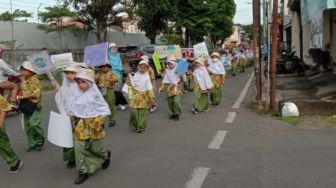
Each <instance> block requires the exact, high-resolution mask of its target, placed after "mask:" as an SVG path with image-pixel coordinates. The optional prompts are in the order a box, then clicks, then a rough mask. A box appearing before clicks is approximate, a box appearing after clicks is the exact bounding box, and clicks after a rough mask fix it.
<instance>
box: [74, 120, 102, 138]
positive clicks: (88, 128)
mask: <svg viewBox="0 0 336 188" xmlns="http://www.w3.org/2000/svg"><path fill="white" fill-rule="evenodd" d="M104 121H105V118H104V116H98V117H95V118H83V119H80V120H79V121H78V123H77V125H76V126H75V131H74V137H75V138H76V139H78V140H89V139H91V140H101V139H104V138H105V131H104V128H103V125H104Z"/></svg>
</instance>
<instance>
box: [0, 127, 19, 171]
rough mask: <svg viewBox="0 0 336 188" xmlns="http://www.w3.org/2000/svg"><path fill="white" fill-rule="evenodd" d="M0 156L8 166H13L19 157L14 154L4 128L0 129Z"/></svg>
mask: <svg viewBox="0 0 336 188" xmlns="http://www.w3.org/2000/svg"><path fill="white" fill-rule="evenodd" d="M0 156H1V157H2V158H3V159H4V160H5V162H6V163H7V164H8V165H9V166H10V167H12V166H15V165H16V164H17V162H18V161H19V157H18V156H17V155H16V154H15V152H14V151H13V149H12V146H11V144H10V142H9V138H8V135H7V133H6V128H5V127H3V128H0Z"/></svg>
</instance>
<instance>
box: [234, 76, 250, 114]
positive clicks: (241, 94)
mask: <svg viewBox="0 0 336 188" xmlns="http://www.w3.org/2000/svg"><path fill="white" fill-rule="evenodd" d="M253 78H254V72H252V74H251V76H250V78H249V79H248V81H247V82H246V84H245V86H244V88H243V90H242V92H241V93H240V95H239V97H238V99H237V100H236V102H235V103H234V104H233V106H232V108H233V109H238V108H239V106H240V104H241V103H242V102H243V100H244V98H245V96H246V93H247V91H248V89H249V87H250V85H251V83H252V80H253Z"/></svg>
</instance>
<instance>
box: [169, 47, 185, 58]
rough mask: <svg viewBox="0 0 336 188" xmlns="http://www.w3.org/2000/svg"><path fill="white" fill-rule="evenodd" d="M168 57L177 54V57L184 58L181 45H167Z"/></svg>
mask: <svg viewBox="0 0 336 188" xmlns="http://www.w3.org/2000/svg"><path fill="white" fill-rule="evenodd" d="M166 49H167V57H168V58H169V57H170V56H175V58H176V59H182V53H181V47H180V46H179V45H168V46H167V48H166Z"/></svg>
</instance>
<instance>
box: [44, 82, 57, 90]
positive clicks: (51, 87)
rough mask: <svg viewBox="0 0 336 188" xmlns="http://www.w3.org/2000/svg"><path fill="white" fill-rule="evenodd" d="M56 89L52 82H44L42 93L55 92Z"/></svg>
mask: <svg viewBox="0 0 336 188" xmlns="http://www.w3.org/2000/svg"><path fill="white" fill-rule="evenodd" d="M54 89H55V88H54V86H53V85H51V83H50V82H42V91H43V92H48V91H53V90H54Z"/></svg>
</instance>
